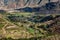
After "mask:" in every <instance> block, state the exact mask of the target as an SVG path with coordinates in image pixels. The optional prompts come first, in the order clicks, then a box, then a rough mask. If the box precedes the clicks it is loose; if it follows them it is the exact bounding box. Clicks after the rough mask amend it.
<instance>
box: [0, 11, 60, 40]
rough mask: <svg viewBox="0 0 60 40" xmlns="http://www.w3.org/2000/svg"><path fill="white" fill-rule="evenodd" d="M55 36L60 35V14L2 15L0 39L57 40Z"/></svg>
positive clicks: (18, 13) (15, 13)
mask: <svg viewBox="0 0 60 40" xmlns="http://www.w3.org/2000/svg"><path fill="white" fill-rule="evenodd" d="M55 35H57V36H58V35H60V14H47V15H45V14H38V15H36V14H35V13H24V12H23V13H21V12H14V13H7V12H6V13H4V14H0V39H3V40H5V39H6V40H9V39H11V38H12V39H11V40H13V39H16V40H18V39H21V40H23V39H24V40H25V39H26V40H30V39H31V40H35V39H36V40H44V39H46V40H48V39H50V40H53V38H54V40H56V39H55ZM52 36H53V37H52ZM57 39H58V40H59V39H60V37H58V38H57Z"/></svg>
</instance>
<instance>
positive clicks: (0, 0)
mask: <svg viewBox="0 0 60 40" xmlns="http://www.w3.org/2000/svg"><path fill="white" fill-rule="evenodd" d="M57 1H58V0H50V2H57ZM48 2H49V0H0V6H1V7H4V8H24V7H41V6H42V5H45V4H46V3H48Z"/></svg>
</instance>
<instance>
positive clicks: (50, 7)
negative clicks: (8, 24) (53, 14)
mask: <svg viewBox="0 0 60 40" xmlns="http://www.w3.org/2000/svg"><path fill="white" fill-rule="evenodd" d="M58 4H59V3H58V2H50V3H46V4H45V5H43V6H41V7H33V8H31V7H25V8H20V9H16V10H18V11H21V12H40V11H45V12H46V10H47V11H50V10H59V8H58V7H59V5H58Z"/></svg>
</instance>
